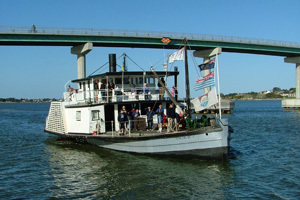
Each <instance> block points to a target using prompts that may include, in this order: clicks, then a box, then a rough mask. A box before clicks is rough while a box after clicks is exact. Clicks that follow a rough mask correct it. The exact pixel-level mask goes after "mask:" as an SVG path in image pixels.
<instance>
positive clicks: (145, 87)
mask: <svg viewBox="0 0 300 200" xmlns="http://www.w3.org/2000/svg"><path fill="white" fill-rule="evenodd" d="M148 93H149V88H148V86H147V83H144V87H143V94H144V95H145V100H148Z"/></svg>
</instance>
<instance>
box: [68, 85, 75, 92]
mask: <svg viewBox="0 0 300 200" xmlns="http://www.w3.org/2000/svg"><path fill="white" fill-rule="evenodd" d="M73 90H74V89H73V88H72V87H71V85H69V87H68V92H70V93H73Z"/></svg>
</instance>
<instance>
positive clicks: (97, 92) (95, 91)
mask: <svg viewBox="0 0 300 200" xmlns="http://www.w3.org/2000/svg"><path fill="white" fill-rule="evenodd" d="M98 94H99V80H95V82H94V95H95V101H96V102H98Z"/></svg>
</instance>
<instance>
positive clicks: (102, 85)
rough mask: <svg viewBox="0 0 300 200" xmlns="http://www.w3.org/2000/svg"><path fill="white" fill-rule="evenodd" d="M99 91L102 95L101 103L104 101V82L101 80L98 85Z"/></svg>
mask: <svg viewBox="0 0 300 200" xmlns="http://www.w3.org/2000/svg"><path fill="white" fill-rule="evenodd" d="M100 91H101V97H102V103H104V102H105V100H106V99H105V82H104V81H101V85H100Z"/></svg>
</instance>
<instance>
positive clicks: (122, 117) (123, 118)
mask: <svg viewBox="0 0 300 200" xmlns="http://www.w3.org/2000/svg"><path fill="white" fill-rule="evenodd" d="M126 118H127V116H126V113H125V112H124V111H123V110H121V111H120V113H119V115H118V121H119V123H120V135H124V128H125V123H126V121H127V119H126Z"/></svg>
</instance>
